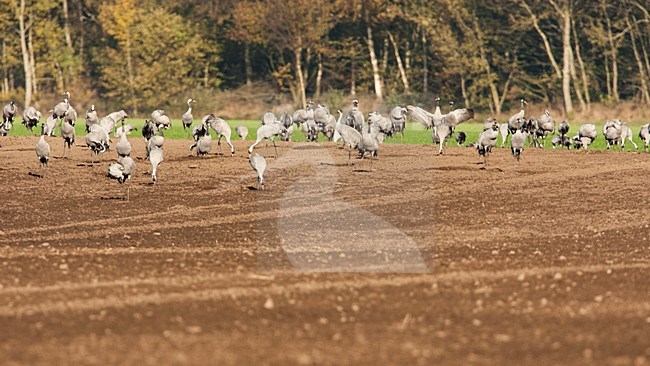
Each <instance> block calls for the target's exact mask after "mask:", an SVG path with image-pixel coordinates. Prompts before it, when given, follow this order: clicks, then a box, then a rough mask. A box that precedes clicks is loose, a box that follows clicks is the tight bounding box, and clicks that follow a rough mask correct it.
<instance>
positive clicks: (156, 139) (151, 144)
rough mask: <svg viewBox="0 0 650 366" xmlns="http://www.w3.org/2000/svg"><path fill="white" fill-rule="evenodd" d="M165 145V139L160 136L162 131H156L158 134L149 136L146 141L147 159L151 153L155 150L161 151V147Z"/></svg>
mask: <svg viewBox="0 0 650 366" xmlns="http://www.w3.org/2000/svg"><path fill="white" fill-rule="evenodd" d="M164 143H165V137H164V136H162V130H158V134H157V135H155V136H151V138H150V139H149V140H148V141H147V146H146V150H147V159H149V158H150V157H151V151H152V150H153V149H155V148H158V149H161V150H162V148H163V145H164Z"/></svg>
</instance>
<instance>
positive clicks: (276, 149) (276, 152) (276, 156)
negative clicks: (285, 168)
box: [271, 140, 278, 159]
mask: <svg viewBox="0 0 650 366" xmlns="http://www.w3.org/2000/svg"><path fill="white" fill-rule="evenodd" d="M271 141H273V148H274V149H275V158H276V159H277V158H278V147H277V146H276V145H275V140H271Z"/></svg>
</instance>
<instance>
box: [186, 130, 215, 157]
mask: <svg viewBox="0 0 650 366" xmlns="http://www.w3.org/2000/svg"><path fill="white" fill-rule="evenodd" d="M193 149H196V155H197V156H203V155H206V154H208V153H209V152H210V150H212V135H210V134H209V133H208V134H206V135H203V136H201V137H199V139H198V140H197V141H196V142H195V143H194V144H192V145H191V146H190V151H192V150H193Z"/></svg>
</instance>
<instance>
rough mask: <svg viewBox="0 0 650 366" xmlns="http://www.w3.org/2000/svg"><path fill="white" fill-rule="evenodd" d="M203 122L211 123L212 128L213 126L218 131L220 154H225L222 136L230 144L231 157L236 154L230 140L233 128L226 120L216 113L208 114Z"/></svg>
mask: <svg viewBox="0 0 650 366" xmlns="http://www.w3.org/2000/svg"><path fill="white" fill-rule="evenodd" d="M201 123H202V124H207V125H209V126H210V128H212V129H213V130H214V132H216V133H217V137H218V138H219V139H218V140H217V145H218V146H219V154H221V155H223V153H222V152H221V138H222V137H223V138H225V139H226V142H227V143H228V145H230V156H231V157H233V156H235V147H234V146H232V143H231V142H230V136H231V135H232V129H231V128H230V125H229V124H228V123H227V122H226V121H224V120H223V119H221V118H219V117H217V116H215V115H214V114H208V115H207V116H205V117H203V119H202V120H201Z"/></svg>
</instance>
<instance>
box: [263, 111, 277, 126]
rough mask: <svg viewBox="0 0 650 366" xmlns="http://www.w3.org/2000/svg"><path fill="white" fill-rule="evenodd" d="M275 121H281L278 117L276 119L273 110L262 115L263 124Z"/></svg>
mask: <svg viewBox="0 0 650 366" xmlns="http://www.w3.org/2000/svg"><path fill="white" fill-rule="evenodd" d="M274 123H279V122H278V120H277V119H275V114H273V112H270V111H269V112H266V113H264V115H263V116H262V126H267V125H272V124H274Z"/></svg>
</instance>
